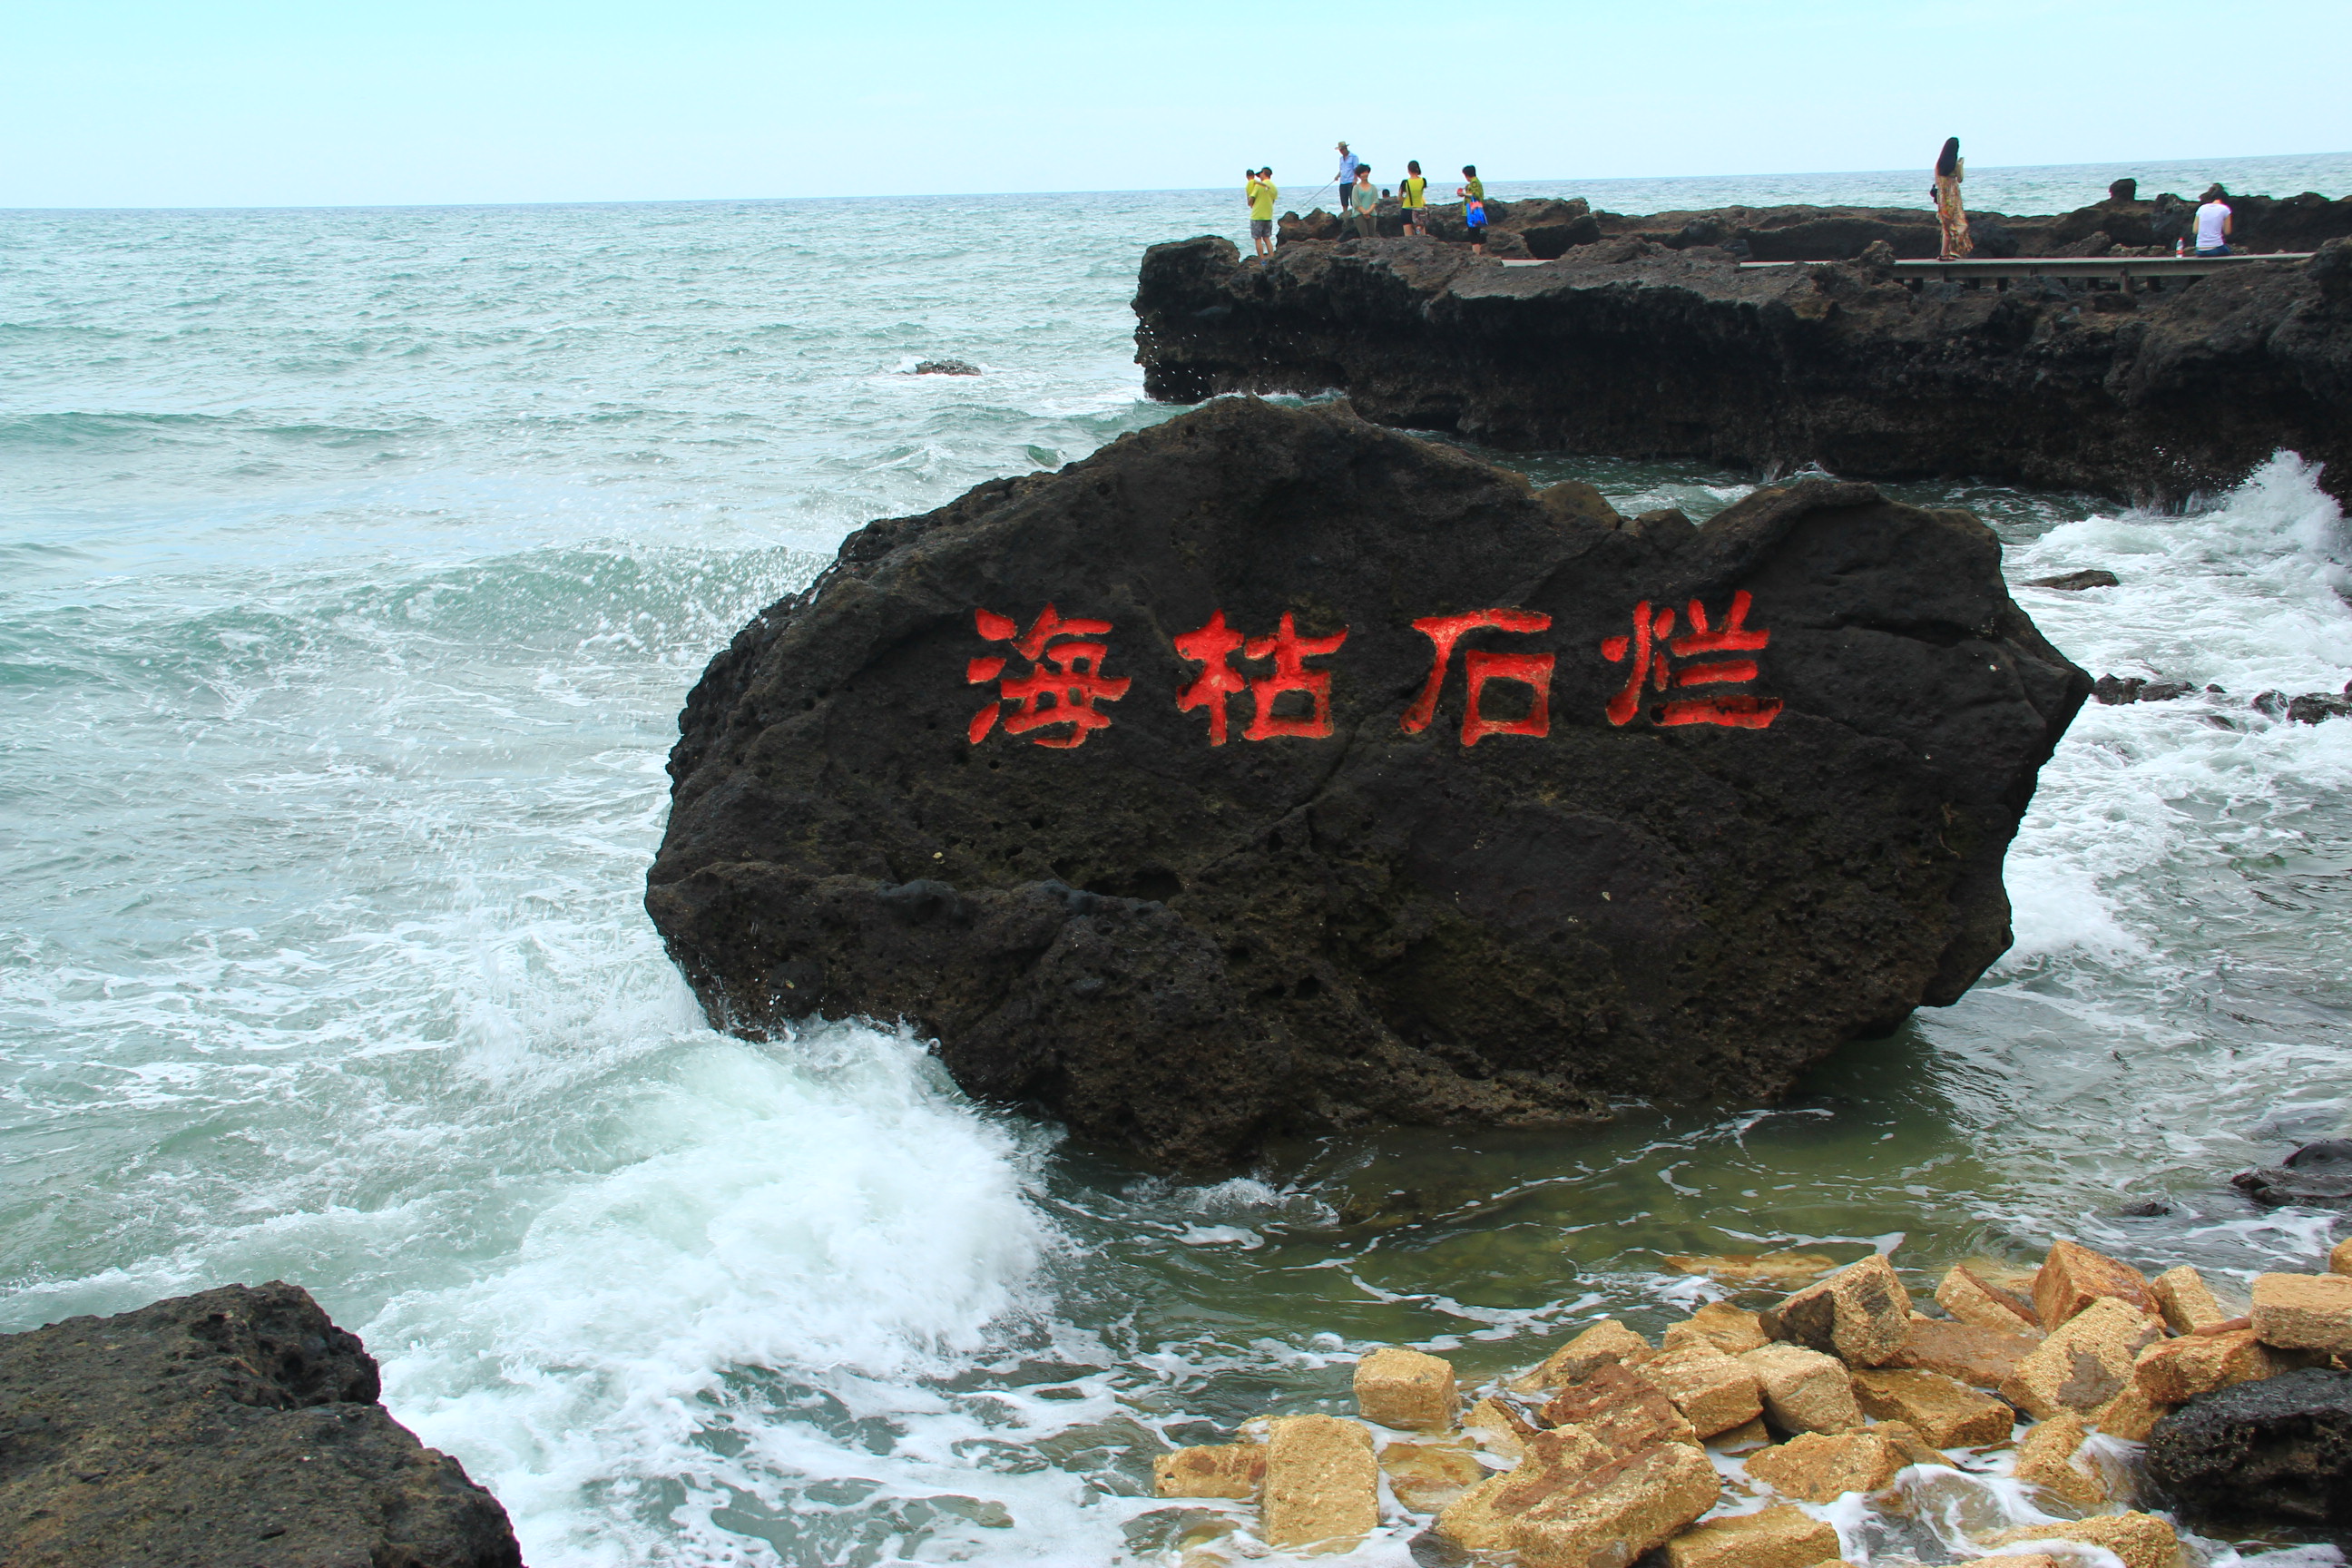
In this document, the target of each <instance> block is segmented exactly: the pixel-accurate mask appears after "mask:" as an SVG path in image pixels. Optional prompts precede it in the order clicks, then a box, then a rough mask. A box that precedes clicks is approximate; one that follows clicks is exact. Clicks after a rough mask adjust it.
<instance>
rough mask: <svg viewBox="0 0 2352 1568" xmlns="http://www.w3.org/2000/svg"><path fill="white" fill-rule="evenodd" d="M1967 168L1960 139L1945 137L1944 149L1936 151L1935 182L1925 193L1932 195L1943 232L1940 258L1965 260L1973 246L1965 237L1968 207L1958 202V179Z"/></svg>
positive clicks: (1938, 225) (1937, 220)
mask: <svg viewBox="0 0 2352 1568" xmlns="http://www.w3.org/2000/svg"><path fill="white" fill-rule="evenodd" d="M1967 169H1968V164H1967V163H1964V162H1963V161H1962V160H1961V158H1960V139H1959V138H1958V137H1957V136H1948V137H1946V138H1945V139H1944V150H1943V151H1942V152H1941V153H1937V155H1936V183H1935V184H1933V185H1931V186H1930V187H1928V195H1932V196H1934V197H1935V198H1936V226H1937V227H1938V228H1939V229H1941V230H1942V231H1943V236H1944V248H1943V254H1942V255H1941V256H1939V257H1938V258H1937V259H1938V260H1941V261H1965V260H1967V259H1968V257H1969V252H1970V251H1972V250H1974V249H1975V248H1976V242H1975V241H1974V240H1972V239H1970V238H1969V213H1968V209H1967V208H1966V207H1964V206H1962V205H1960V179H1961V177H1962V175H1963V174H1965V173H1966V172H1967Z"/></svg>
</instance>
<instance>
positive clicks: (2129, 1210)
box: [2116, 1198, 2172, 1219]
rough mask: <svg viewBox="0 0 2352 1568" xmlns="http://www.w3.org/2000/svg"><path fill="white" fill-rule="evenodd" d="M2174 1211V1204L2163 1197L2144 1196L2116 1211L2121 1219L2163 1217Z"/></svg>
mask: <svg viewBox="0 0 2352 1568" xmlns="http://www.w3.org/2000/svg"><path fill="white" fill-rule="evenodd" d="M2171 1212H2172V1205H2170V1204H2168V1203H2166V1202H2165V1201H2164V1200H2163V1199H2162V1198H2142V1199H2140V1201H2139V1202H2137V1203H2136V1204H2126V1205H2124V1206H2123V1207H2121V1208H2119V1209H2117V1210H2116V1217H2118V1218H2121V1219H2161V1218H2163V1217H2164V1216H2165V1215H2168V1214H2170V1213H2171Z"/></svg>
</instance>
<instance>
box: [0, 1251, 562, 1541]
mask: <svg viewBox="0 0 2352 1568" xmlns="http://www.w3.org/2000/svg"><path fill="white" fill-rule="evenodd" d="M377 1389H378V1383H377V1376H376V1365H375V1361H374V1358H373V1357H372V1356H370V1355H369V1354H368V1353H367V1352H366V1350H365V1349H363V1348H362V1346H361V1344H360V1342H359V1340H358V1339H357V1338H355V1337H354V1336H352V1334H350V1333H347V1332H345V1331H343V1330H341V1329H339V1328H337V1327H336V1326H335V1325H334V1323H333V1322H332V1321H330V1320H329V1319H328V1317H327V1314H326V1313H325V1312H323V1311H321V1310H320V1309H319V1305H318V1303H317V1302H315V1301H313V1300H310V1296H309V1294H308V1293H307V1292H305V1291H303V1290H301V1289H298V1288H296V1287H295V1286H292V1285H287V1284H283V1283H272V1284H268V1285H263V1286H259V1287H257V1288H248V1287H247V1286H243V1285H231V1286H226V1287H224V1288H222V1289H217V1290H206V1291H205V1292H203V1293H202V1294H200V1295H194V1296H182V1297H178V1298H175V1299H173V1300H167V1301H158V1302H156V1303H155V1304H153V1305H152V1306H149V1307H142V1308H141V1309H140V1310H137V1311H135V1312H123V1313H120V1314H117V1315H116V1316H113V1317H109V1318H95V1317H83V1318H68V1319H66V1320H65V1321H62V1322H58V1323H52V1324H50V1325H49V1326H48V1327H47V1328H43V1329H36V1330H33V1331H30V1332H28V1333H21V1334H5V1335H0V1562H5V1563H7V1564H8V1565H9V1568H149V1565H152V1568H213V1565H219V1568H229V1565H231V1564H236V1565H237V1568H244V1565H247V1564H255V1563H303V1564H317V1565H319V1568H345V1565H348V1568H520V1564H521V1561H522V1557H521V1552H520V1549H519V1548H518V1547H517V1545H516V1544H515V1537H514V1531H513V1530H512V1529H511V1528H510V1527H509V1524H508V1522H507V1516H506V1510H504V1509H502V1508H500V1507H499V1502H498V1500H497V1499H496V1498H494V1497H492V1496H491V1495H490V1494H489V1493H488V1492H487V1491H485V1490H483V1489H481V1488H480V1487H478V1486H476V1485H475V1484H474V1483H473V1482H472V1481H471V1480H469V1479H467V1476H466V1471H465V1468H464V1467H462V1466H461V1465H459V1464H458V1463H457V1460H455V1459H453V1458H450V1457H449V1456H448V1455H446V1454H443V1453H438V1452H436V1451H435V1450H434V1449H431V1448H427V1447H425V1445H423V1444H422V1443H420V1442H418V1441H417V1440H416V1437H415V1434H414V1433H412V1432H410V1431H409V1430H408V1429H407V1428H406V1427H404V1426H401V1425H400V1424H399V1423H398V1422H396V1421H394V1419H393V1418H392V1416H391V1415H389V1414H388V1413H387V1412H386V1411H385V1410H384V1408H383V1405H379V1404H377V1403H376V1402H375V1401H376V1394H377Z"/></svg>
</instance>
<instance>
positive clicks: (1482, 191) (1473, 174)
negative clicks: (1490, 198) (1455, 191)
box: [1462, 163, 1486, 202]
mask: <svg viewBox="0 0 2352 1568" xmlns="http://www.w3.org/2000/svg"><path fill="white" fill-rule="evenodd" d="M1462 193H1463V194H1464V195H1473V196H1476V197H1477V198H1478V199H1479V200H1480V201H1482V202H1483V201H1485V200H1486V181H1484V180H1482V179H1480V178H1479V177H1478V165H1477V164H1475V163H1465V164H1463V165H1462Z"/></svg>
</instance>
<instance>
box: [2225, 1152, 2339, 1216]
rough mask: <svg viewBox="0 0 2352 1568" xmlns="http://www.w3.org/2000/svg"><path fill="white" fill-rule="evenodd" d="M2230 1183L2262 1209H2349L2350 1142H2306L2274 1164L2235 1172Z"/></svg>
mask: <svg viewBox="0 0 2352 1568" xmlns="http://www.w3.org/2000/svg"><path fill="white" fill-rule="evenodd" d="M2230 1184H2231V1186H2233V1187H2235V1188H2237V1189H2238V1190H2239V1191H2240V1192H2242V1193H2243V1194H2246V1196H2248V1197H2250V1198H2252V1199H2253V1200H2254V1202H2256V1203H2258V1204H2260V1205H2263V1207H2264V1208H2280V1207H2284V1205H2288V1204H2306V1205H2312V1206H2314V1207H2317V1208H2352V1142H2347V1140H2344V1139H2341V1138H2327V1139H2323V1140H2321V1141H2320V1142H2316V1143H2306V1144H2305V1145H2304V1146H2303V1147H2302V1148H2300V1149H2297V1150H2296V1151H2295V1152H2294V1153H2292V1154H2289V1155H2288V1156H2287V1157H2286V1158H2285V1159H2284V1161H2282V1162H2280V1163H2278V1164H2275V1165H2264V1166H2263V1167H2261V1168H2259V1169H2257V1170H2252V1171H2241V1172H2239V1173H2237V1174H2236V1175H2234V1176H2232V1177H2231V1178H2230Z"/></svg>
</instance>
